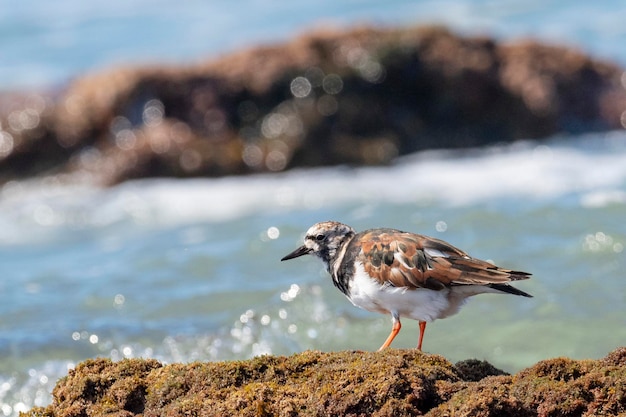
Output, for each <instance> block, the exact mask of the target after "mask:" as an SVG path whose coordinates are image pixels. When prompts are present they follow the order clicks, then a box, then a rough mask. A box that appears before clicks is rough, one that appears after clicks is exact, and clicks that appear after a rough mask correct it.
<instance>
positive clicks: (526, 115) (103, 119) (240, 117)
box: [0, 27, 626, 184]
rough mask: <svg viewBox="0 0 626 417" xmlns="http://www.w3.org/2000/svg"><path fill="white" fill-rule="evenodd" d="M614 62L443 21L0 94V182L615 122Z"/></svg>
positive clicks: (178, 169)
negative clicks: (456, 29)
mask: <svg viewBox="0 0 626 417" xmlns="http://www.w3.org/2000/svg"><path fill="white" fill-rule="evenodd" d="M625 80H626V76H624V71H623V70H622V69H620V68H619V67H617V66H616V65H613V64H611V63H606V62H601V61H597V60H593V59H591V58H589V57H587V56H585V55H583V54H582V53H580V52H578V51H576V50H573V49H571V48H563V47H558V46H548V45H542V44H540V43H537V42H533V41H520V42H514V43H509V44H500V43H498V42H496V41H494V40H492V39H487V38H478V37H475V38H467V37H460V36H457V35H455V34H453V33H451V32H449V31H447V30H446V29H444V28H439V27H422V28H409V29H379V28H368V27H363V28H355V29H352V30H349V31H335V30H330V29H328V30H318V31H315V32H312V33H308V34H305V35H302V36H300V37H298V38H296V39H295V40H293V41H292V42H289V43H286V44H282V45H275V46H261V47H256V48H252V49H248V50H244V51H241V52H237V53H234V54H231V55H227V56H223V57H221V58H218V59H214V60H211V61H208V62H205V63H201V64H198V65H194V66H181V67H150V68H118V69H113V70H109V71H103V72H101V73H97V74H88V75H85V76H84V77H82V78H79V79H77V80H75V81H74V82H73V83H71V85H69V87H68V88H67V89H66V90H64V91H62V92H61V93H59V94H56V95H46V94H27V93H24V94H15V93H12V94H9V93H4V94H0V161H1V162H0V180H2V181H7V180H10V179H13V178H23V177H26V176H32V175H41V174H47V173H57V174H58V173H82V174H86V175H87V177H88V178H92V179H93V180H95V181H98V182H100V183H103V184H113V183H117V182H120V181H124V180H126V179H130V178H142V177H154V176H174V177H194V176H221V175H231V174H245V173H254V172H271V171H282V170H285V169H289V168H292V167H298V166H318V165H332V164H354V165H363V164H367V165H371V164H386V163H388V162H389V161H391V160H392V159H393V158H395V157H396V156H398V155H404V154H407V153H411V152H415V151H419V150H423V149H430V148H461V147H471V146H480V145H485V144H490V143H496V142H506V141H514V140H518V139H527V138H544V137H547V136H549V135H554V134H556V133H561V132H565V133H574V134H575V133H581V132H587V131H600V130H608V129H618V128H623V125H622V123H624V120H623V116H622V115H623V113H624V110H626V89H625V88H624V83H625Z"/></svg>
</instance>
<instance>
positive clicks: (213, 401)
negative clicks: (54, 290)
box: [23, 348, 626, 417]
mask: <svg viewBox="0 0 626 417" xmlns="http://www.w3.org/2000/svg"><path fill="white" fill-rule="evenodd" d="M624 365H626V348H621V349H618V350H616V351H614V352H611V353H610V354H609V355H608V356H607V357H606V358H604V359H601V360H597V361H592V360H588V361H575V360H571V359H566V358H557V359H551V360H547V361H542V362H539V363H538V364H536V365H535V366H533V367H531V368H528V369H525V370H523V371H521V372H519V373H518V374H516V375H506V374H505V373H504V372H503V371H501V370H499V369H497V368H494V367H493V366H492V365H490V364H489V363H488V362H482V361H477V360H467V361H462V362H459V363H457V364H456V365H452V364H451V363H450V362H448V361H447V360H446V359H445V358H443V357H441V356H438V355H429V354H425V353H422V352H419V351H416V350H396V349H387V350H385V351H383V352H354V351H349V352H348V351H346V352H335V353H323V352H317V351H307V352H303V353H299V354H295V355H292V356H287V357H283V356H260V357H256V358H253V359H250V360H246V361H229V362H212V363H202V362H194V363H189V364H171V365H162V364H160V363H159V362H157V361H155V360H143V359H128V360H123V361H120V362H112V361H110V360H108V359H93V360H88V361H85V362H83V363H81V364H79V365H78V366H77V367H76V369H74V370H72V371H70V372H69V374H68V376H66V377H64V378H62V379H60V380H59V381H58V383H57V386H56V387H55V389H54V391H53V403H52V404H51V405H49V406H48V407H45V408H42V407H37V408H34V409H32V410H30V411H29V412H28V413H25V414H23V416H24V417H27V416H28V417H35V416H42V417H44V416H45V417H61V416H63V417H84V416H105V415H106V416H118V417H122V416H136V415H142V416H146V417H150V416H218V415H219V416H222V415H238V416H329V415H338V416H413V415H430V416H464V415H467V416H470V415H471V416H496V415H507V414H508V415H518V416H557V415H558V416H582V415H602V414H604V415H615V414H619V413H624V412H626V389H625V382H626V366H624Z"/></svg>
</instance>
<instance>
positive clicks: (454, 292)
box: [281, 221, 532, 351]
mask: <svg viewBox="0 0 626 417" xmlns="http://www.w3.org/2000/svg"><path fill="white" fill-rule="evenodd" d="M303 255H314V256H316V257H318V258H320V259H321V260H322V262H323V263H324V265H325V267H326V270H327V271H328V273H329V274H330V276H331V278H332V281H333V284H334V285H335V287H337V288H338V289H339V291H341V292H342V293H343V294H344V295H345V296H346V297H347V298H348V300H350V302H352V304H353V305H355V306H356V307H360V308H362V309H365V310H368V311H372V312H378V313H383V314H390V315H391V319H392V328H391V333H389V336H388V337H387V339H386V340H385V342H384V343H383V345H382V346H381V347H380V349H379V350H383V349H385V348H388V347H389V346H390V345H391V342H392V341H393V340H394V338H395V337H396V335H397V334H398V333H399V332H400V328H401V327H402V324H401V322H400V318H402V317H405V318H410V319H413V320H417V321H418V322H419V339H418V342H417V349H418V350H420V351H421V350H422V342H423V339H424V333H425V331H426V324H427V323H430V322H432V321H434V320H437V319H442V318H446V317H449V316H452V315H454V314H456V313H458V311H459V309H460V308H461V306H462V305H463V304H464V303H465V302H466V301H467V298H468V297H471V296H474V295H477V294H483V293H498V294H513V295H519V296H523V297H532V295H530V294H528V293H526V292H524V291H522V290H520V289H517V288H515V287H513V286H511V285H509V283H510V282H511V281H518V280H524V279H528V278H530V276H531V275H532V274H530V273H528V272H522V271H513V270H509V269H504V268H500V267H498V266H496V265H494V264H493V263H491V262H487V261H483V260H481V259H477V258H473V257H471V256H469V255H468V254H467V253H465V252H464V251H462V250H461V249H458V248H456V247H454V246H452V245H451V244H449V243H447V242H445V241H443V240H441V239H437V238H434V237H429V236H425V235H420V234H415V233H409V232H404V231H401V230H397V229H389V228H376V229H369V230H365V231H362V232H359V233H357V232H356V231H355V230H354V229H353V228H352V227H350V226H348V225H346V224H343V223H340V222H337V221H324V222H320V223H316V224H314V225H313V226H311V227H310V228H309V229H308V230H307V232H306V235H305V236H304V244H303V245H302V246H300V247H298V248H297V249H296V250H294V251H293V252H291V253H289V254H287V255H285V256H284V257H283V258H282V259H281V261H286V260H289V259H294V258H297V257H300V256H303Z"/></svg>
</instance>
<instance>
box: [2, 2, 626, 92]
mask: <svg viewBox="0 0 626 417" xmlns="http://www.w3.org/2000/svg"><path fill="white" fill-rule="evenodd" d="M625 19H626V3H624V2H623V1H621V0H605V1H601V2H588V1H584V0H571V1H569V0H545V1H542V2H537V1H520V0H502V1H493V0H391V1H385V2H380V1H374V0H359V1H329V0H302V1H298V2H272V1H267V0H240V1H238V2H237V3H236V5H233V3H232V1H230V0H214V1H210V2H208V1H203V0H186V1H183V2H171V1H165V0H135V1H132V2H128V1H125V0H106V1H103V0H93V1H89V2H84V1H81V0H64V1H62V2H46V1H42V0H21V1H19V2H16V1H13V0H0V89H5V90H7V89H8V90H11V89H16V88H20V87H41V86H50V85H58V84H62V83H65V82H67V81H69V80H71V79H72V78H74V77H76V76H79V75H81V74H82V73H84V72H86V71H94V70H102V68H107V67H112V66H116V65H127V64H129V63H134V64H137V63H164V62H177V63H180V62H197V61H199V60H202V59H206V58H207V57H209V56H217V55H219V54H221V53H225V52H228V51H231V50H233V49H235V48H238V47H242V46H248V45H250V44H257V43H259V42H273V41H281V40H285V39H288V38H290V37H292V36H294V34H297V33H300V32H302V31H304V30H305V29H310V28H315V27H324V26H334V27H343V26H346V25H355V24H360V23H374V24H382V25H397V24H401V25H411V24H424V23H441V24H446V25H449V26H451V27H452V28H454V29H455V30H457V31H460V32H465V33H474V34H477V33H478V34H489V35H493V36H497V37H499V38H502V39H511V38H519V37H534V38H537V39H541V40H544V41H549V42H556V43H561V44H563V43H565V44H570V45H573V46H577V47H580V48H582V49H583V50H585V51H587V52H591V53H593V54H594V55H596V56H599V57H603V58H608V59H611V60H616V61H619V62H621V63H622V64H626V53H625V51H624V47H623V45H625V44H626V26H625V25H624V24H623V22H624V20H625Z"/></svg>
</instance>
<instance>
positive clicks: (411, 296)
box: [348, 262, 465, 322]
mask: <svg viewBox="0 0 626 417" xmlns="http://www.w3.org/2000/svg"><path fill="white" fill-rule="evenodd" d="M348 299H349V300H350V301H351V302H352V304H354V305H355V306H357V307H360V308H363V309H365V310H368V311H375V312H379V313H385V314H393V313H396V314H398V315H399V316H400V317H408V318H411V319H414V320H420V321H426V322H430V321H433V320H436V319H439V318H443V317H447V316H450V315H452V314H456V313H457V312H458V310H459V308H460V307H461V305H463V303H464V301H465V297H457V296H454V295H453V296H452V297H450V290H448V289H443V290H441V291H434V290H429V289H426V288H418V289H407V288H406V287H393V286H391V285H381V284H380V283H379V282H378V281H377V280H374V279H372V278H371V277H370V276H369V275H368V274H367V273H366V272H365V269H364V268H363V264H361V263H360V262H357V263H356V264H355V269H354V279H353V280H352V282H351V284H350V296H349V297H348Z"/></svg>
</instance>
